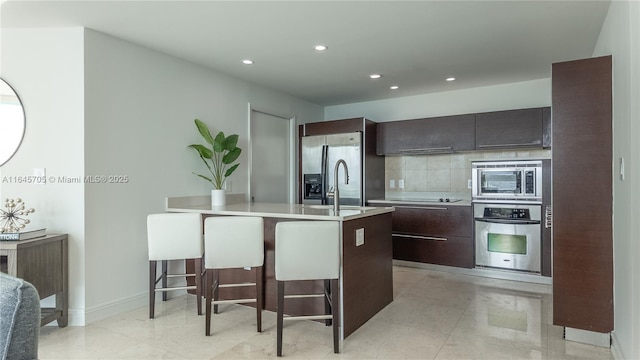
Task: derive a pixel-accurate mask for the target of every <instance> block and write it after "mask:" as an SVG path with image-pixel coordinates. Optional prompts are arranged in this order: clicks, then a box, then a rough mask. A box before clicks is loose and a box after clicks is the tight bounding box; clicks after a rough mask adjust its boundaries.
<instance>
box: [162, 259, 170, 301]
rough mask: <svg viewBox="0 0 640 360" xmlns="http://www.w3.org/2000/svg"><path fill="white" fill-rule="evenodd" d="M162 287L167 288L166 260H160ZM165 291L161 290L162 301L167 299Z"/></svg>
mask: <svg viewBox="0 0 640 360" xmlns="http://www.w3.org/2000/svg"><path fill="white" fill-rule="evenodd" d="M161 262H162V287H163V288H167V271H168V266H167V263H168V261H167V260H162V261H161ZM167 295H168V294H167V292H166V291H163V292H162V301H167Z"/></svg>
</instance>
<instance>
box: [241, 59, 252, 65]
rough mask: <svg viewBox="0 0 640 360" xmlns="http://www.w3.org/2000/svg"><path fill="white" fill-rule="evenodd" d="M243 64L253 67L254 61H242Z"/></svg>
mask: <svg viewBox="0 0 640 360" xmlns="http://www.w3.org/2000/svg"><path fill="white" fill-rule="evenodd" d="M242 63H243V64H245V65H253V60H249V59H244V60H242Z"/></svg>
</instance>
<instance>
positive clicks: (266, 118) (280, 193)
mask: <svg viewBox="0 0 640 360" xmlns="http://www.w3.org/2000/svg"><path fill="white" fill-rule="evenodd" d="M292 121H293V119H290V118H284V117H280V116H276V115H272V114H267V113H265V112H261V111H256V110H253V109H252V110H251V130H250V131H251V134H250V136H251V181H250V189H249V192H250V194H249V196H250V198H251V200H253V201H255V202H269V203H290V202H292V201H291V200H292V195H291V194H292V192H293V188H294V186H293V185H294V183H293V180H292V173H293V172H292V170H291V168H292V164H293V161H292V147H293V146H292V144H291V138H292V136H291V132H292V130H291V129H292V127H291V126H292V125H291V122H292Z"/></svg>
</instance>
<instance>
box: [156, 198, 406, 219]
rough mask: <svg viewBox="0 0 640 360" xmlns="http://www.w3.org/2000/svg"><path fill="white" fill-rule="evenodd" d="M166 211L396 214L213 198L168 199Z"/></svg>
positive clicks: (319, 215)
mask: <svg viewBox="0 0 640 360" xmlns="http://www.w3.org/2000/svg"><path fill="white" fill-rule="evenodd" d="M166 200H167V202H166V211H168V212H197V213H201V214H210V215H245V216H246V215H250V216H261V217H273V218H287V219H306V220H341V221H345V220H352V219H357V218H362V217H368V216H373V215H379V214H384V213H388V212H392V211H394V208H393V207H374V206H364V207H360V206H341V207H340V211H339V213H338V214H335V213H334V211H333V205H306V204H278V203H251V202H246V201H242V202H232V203H227V205H225V206H215V207H212V206H211V197H210V196H206V195H205V196H185V197H168V198H167V199H166Z"/></svg>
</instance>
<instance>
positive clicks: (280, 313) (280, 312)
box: [276, 281, 284, 356]
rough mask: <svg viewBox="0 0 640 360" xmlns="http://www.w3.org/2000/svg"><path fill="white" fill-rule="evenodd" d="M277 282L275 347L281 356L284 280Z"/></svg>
mask: <svg viewBox="0 0 640 360" xmlns="http://www.w3.org/2000/svg"><path fill="white" fill-rule="evenodd" d="M277 283H278V290H277V292H278V294H277V297H278V310H277V317H278V323H277V325H276V328H277V334H276V343H277V344H276V347H277V352H276V353H277V355H278V356H282V326H283V325H284V281H277Z"/></svg>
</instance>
